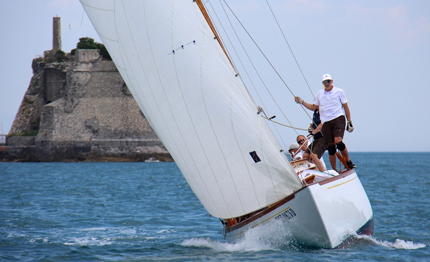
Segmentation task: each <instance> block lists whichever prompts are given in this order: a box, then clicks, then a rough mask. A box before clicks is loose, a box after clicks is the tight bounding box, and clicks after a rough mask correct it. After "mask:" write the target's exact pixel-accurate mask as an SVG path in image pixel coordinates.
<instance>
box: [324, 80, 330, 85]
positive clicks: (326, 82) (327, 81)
mask: <svg viewBox="0 0 430 262" xmlns="http://www.w3.org/2000/svg"><path fill="white" fill-rule="evenodd" d="M330 83H331V80H324V81H323V84H324V85H325V84H330Z"/></svg>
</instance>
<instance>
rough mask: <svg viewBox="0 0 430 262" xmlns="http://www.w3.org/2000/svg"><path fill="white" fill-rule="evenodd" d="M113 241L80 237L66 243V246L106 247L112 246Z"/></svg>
mask: <svg viewBox="0 0 430 262" xmlns="http://www.w3.org/2000/svg"><path fill="white" fill-rule="evenodd" d="M111 244H112V241H111V239H109V238H107V239H100V238H95V237H78V238H70V240H69V241H68V242H65V243H64V245H67V246H106V245H111Z"/></svg>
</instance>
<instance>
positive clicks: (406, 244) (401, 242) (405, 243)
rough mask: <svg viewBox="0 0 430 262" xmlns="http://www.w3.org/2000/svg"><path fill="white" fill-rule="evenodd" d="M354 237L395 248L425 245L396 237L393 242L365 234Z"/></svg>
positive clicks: (415, 247) (414, 247)
mask: <svg viewBox="0 0 430 262" xmlns="http://www.w3.org/2000/svg"><path fill="white" fill-rule="evenodd" d="M355 238H356V239H358V240H361V241H364V242H370V243H372V244H376V245H379V246H383V247H388V248H395V249H419V248H424V247H426V245H425V244H422V243H414V242H413V241H407V240H402V239H396V240H395V241H394V242H389V241H386V240H384V241H380V240H377V239H376V238H375V237H372V236H366V235H357V236H355Z"/></svg>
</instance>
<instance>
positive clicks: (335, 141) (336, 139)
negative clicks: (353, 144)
mask: <svg viewBox="0 0 430 262" xmlns="http://www.w3.org/2000/svg"><path fill="white" fill-rule="evenodd" d="M341 141H342V138H341V137H335V138H334V143H335V144H337V143H339V142H341ZM340 152H341V153H342V156H343V157H344V158H345V160H346V161H349V160H350V159H349V154H348V148H346V146H345V149H344V150H342V151H340ZM330 163H331V161H330Z"/></svg>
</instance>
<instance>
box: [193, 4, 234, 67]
mask: <svg viewBox="0 0 430 262" xmlns="http://www.w3.org/2000/svg"><path fill="white" fill-rule="evenodd" d="M194 2H196V3H197V6H198V7H199V9H200V11H201V12H202V14H203V16H204V18H205V19H206V22H207V23H208V25H209V27H210V28H211V30H212V32H213V33H214V36H215V37H214V38H215V39H216V40H217V41H218V43H219V45H220V46H221V48H222V50H223V51H224V53H225V55H226V56H227V58H228V60H229V61H230V64H231V65H232V66H233V63H232V61H231V59H230V56H229V55H228V53H227V50H226V49H225V48H224V45H223V44H222V42H221V38H220V37H219V35H218V32H217V31H216V28H215V26H214V24H213V23H212V20H211V18H210V17H209V14H208V12H207V11H206V8H205V6H204V5H203V2H202V1H201V0H194ZM233 67H234V66H233Z"/></svg>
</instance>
